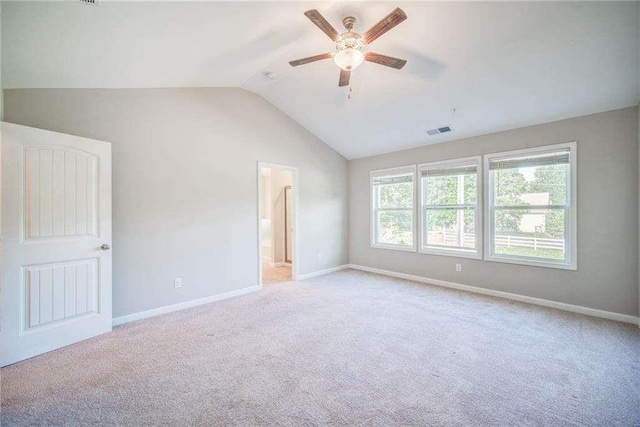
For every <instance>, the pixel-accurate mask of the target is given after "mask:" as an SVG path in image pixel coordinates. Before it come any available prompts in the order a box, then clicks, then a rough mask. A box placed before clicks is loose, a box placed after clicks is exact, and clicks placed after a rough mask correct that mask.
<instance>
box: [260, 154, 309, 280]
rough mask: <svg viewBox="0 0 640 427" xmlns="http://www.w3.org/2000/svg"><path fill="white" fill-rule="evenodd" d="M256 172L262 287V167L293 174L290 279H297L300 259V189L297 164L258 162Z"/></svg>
mask: <svg viewBox="0 0 640 427" xmlns="http://www.w3.org/2000/svg"><path fill="white" fill-rule="evenodd" d="M257 166H258V167H257V174H256V183H257V186H258V197H257V199H256V204H257V205H258V209H257V226H258V228H257V231H258V238H257V241H258V258H257V260H258V286H259V287H260V288H261V289H262V222H261V221H262V204H261V203H260V200H262V194H263V192H264V189H263V186H262V169H263V168H270V169H281V170H287V171H291V172H292V174H293V179H292V182H293V185H292V187H293V188H292V190H293V203H292V207H291V208H292V209H291V210H292V216H293V219H292V223H293V235H292V236H291V237H292V239H291V240H292V242H293V254H294V255H293V260H292V261H293V262H292V263H291V279H292V280H294V281H295V280H298V271H299V267H298V266H299V259H300V256H299V254H300V250H299V240H300V239H299V238H298V235H299V234H300V233H299V229H298V217H299V215H298V212H299V208H300V203H299V200H300V197H299V194H300V191H299V187H300V185H299V179H298V167H297V166H289V165H281V164H277V163H269V162H260V161H259V162H258V165H257Z"/></svg>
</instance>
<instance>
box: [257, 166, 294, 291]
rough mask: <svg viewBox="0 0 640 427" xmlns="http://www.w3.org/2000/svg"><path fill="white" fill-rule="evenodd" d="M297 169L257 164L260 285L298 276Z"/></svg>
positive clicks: (288, 279)
mask: <svg viewBox="0 0 640 427" xmlns="http://www.w3.org/2000/svg"><path fill="white" fill-rule="evenodd" d="M297 172H298V171H297V168H295V167H292V166H284V165H275V164H270V163H262V162H261V163H259V164H258V235H259V242H258V247H259V251H258V253H259V255H258V264H259V280H260V285H261V286H262V285H263V284H270V283H282V282H289V281H292V280H295V278H296V275H297V274H296V273H297V268H296V266H297V253H298V251H297V238H296V237H297V233H296V226H295V224H296V220H297V179H298V175H297Z"/></svg>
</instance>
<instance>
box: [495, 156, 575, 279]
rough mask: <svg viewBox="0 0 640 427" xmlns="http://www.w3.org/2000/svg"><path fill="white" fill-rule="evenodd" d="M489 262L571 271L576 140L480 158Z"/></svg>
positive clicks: (573, 263) (572, 264)
mask: <svg viewBox="0 0 640 427" xmlns="http://www.w3.org/2000/svg"><path fill="white" fill-rule="evenodd" d="M485 174H486V176H487V182H488V185H487V214H486V220H487V233H488V238H487V241H486V248H485V258H486V259H488V260H492V261H501V262H511V263H516V264H525V265H536V266H544V267H555V268H564V269H571V270H575V269H576V144H575V143H569V144H559V145H553V146H546V147H538V148H534V149H529V150H519V151H512V152H507V153H499V154H492V155H488V156H486V157H485Z"/></svg>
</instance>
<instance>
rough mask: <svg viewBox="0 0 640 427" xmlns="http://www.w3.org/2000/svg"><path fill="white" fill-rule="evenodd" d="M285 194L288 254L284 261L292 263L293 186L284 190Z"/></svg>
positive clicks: (285, 226) (285, 255) (285, 225)
mask: <svg viewBox="0 0 640 427" xmlns="http://www.w3.org/2000/svg"><path fill="white" fill-rule="evenodd" d="M284 192H285V196H284V200H285V207H284V208H285V213H284V218H285V224H284V229H285V248H286V252H285V254H284V260H285V262H288V263H290V262H291V260H293V238H292V234H293V190H292V189H291V186H287V187H285V189H284Z"/></svg>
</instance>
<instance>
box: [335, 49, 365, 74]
mask: <svg viewBox="0 0 640 427" xmlns="http://www.w3.org/2000/svg"><path fill="white" fill-rule="evenodd" d="M333 60H334V61H335V63H336V65H337V66H338V67H340V68H342V69H343V70H346V71H351V70H355V69H356V68H357V67H358V65H360V64H362V61H364V54H363V53H362V52H361V51H359V50H358V49H353V48H346V49H343V50H341V51H338V53H336V55H335V56H334V57H333Z"/></svg>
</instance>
